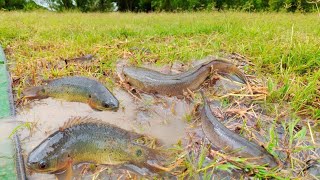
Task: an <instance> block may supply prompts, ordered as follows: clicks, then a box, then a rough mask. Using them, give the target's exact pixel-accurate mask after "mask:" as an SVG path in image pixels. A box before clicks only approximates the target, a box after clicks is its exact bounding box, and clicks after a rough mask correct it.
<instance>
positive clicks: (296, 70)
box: [0, 12, 320, 178]
mask: <svg viewBox="0 0 320 180" xmlns="http://www.w3.org/2000/svg"><path fill="white" fill-rule="evenodd" d="M319 20H320V18H319V16H318V15H317V14H289V13H287V14H284V13H251V14H249V13H237V12H225V13H218V12H214V13H205V12H199V13H174V14H170V13H160V14H157V13H155V14H134V13H125V14H120V13H105V14H99V13H86V14H81V13H76V12H74V13H53V12H0V22H1V25H0V44H1V45H2V46H3V47H4V48H5V51H6V54H7V58H8V59H9V61H10V69H11V72H12V77H13V80H14V90H15V93H16V95H17V99H18V100H19V98H20V94H21V91H22V89H24V88H25V87H26V86H32V85H37V84H39V83H41V82H42V80H43V79H51V78H55V77H60V76H65V75H71V74H80V75H86V76H93V77H96V78H99V79H100V80H101V81H103V82H106V84H109V85H110V84H112V82H113V80H112V79H113V78H112V72H113V71H114V70H115V62H116V61H117V60H118V59H120V58H128V59H129V60H130V62H131V63H133V64H138V65H139V64H142V63H144V62H154V63H155V64H156V65H158V66H161V65H164V64H167V63H170V62H173V61H175V60H180V61H182V62H188V61H190V60H192V59H197V58H199V59H200V58H204V57H206V56H208V55H220V56H222V55H224V52H226V53H232V52H237V53H239V54H242V55H245V56H246V57H249V59H250V60H251V61H252V62H253V64H254V65H255V66H253V67H250V68H248V67H246V74H253V75H255V76H258V78H260V79H262V80H263V82H265V86H266V87H267V88H268V91H269V95H268V96H267V99H266V100H265V101H263V102H262V104H263V105H264V107H265V108H266V110H267V113H269V115H273V117H274V118H275V119H276V120H277V121H283V122H280V123H279V124H280V126H281V124H282V126H283V128H284V129H285V132H286V134H285V136H286V137H288V139H289V144H288V146H290V148H292V152H290V153H294V152H296V151H298V152H299V151H301V149H304V148H306V147H304V146H301V147H300V145H299V147H298V149H297V148H295V145H296V144H297V143H296V142H299V140H300V139H301V138H304V137H305V136H306V133H307V131H308V130H307V129H309V128H307V129H306V128H302V129H301V130H295V126H296V125H297V124H298V122H300V121H301V120H304V119H306V118H307V119H309V120H310V122H311V124H314V123H316V121H317V120H319V119H320V110H319V108H320V88H319V87H320V82H319V81H320V70H319V67H320V24H319ZM133 47H138V48H148V49H150V51H151V53H130V49H131V48H133ZM82 54H94V55H95V57H96V58H97V61H95V62H94V63H92V64H91V65H89V66H88V65H87V66H85V67H82V66H79V67H77V66H72V65H71V66H68V67H67V68H65V66H64V61H63V60H62V59H68V58H74V57H78V56H81V55H82ZM226 103H228V102H227V101H225V104H226ZM283 113H285V116H286V117H290V118H289V119H290V120H287V121H284V120H283V119H281V117H282V116H283ZM281 114H282V115H281ZM279 124H277V123H276V122H275V123H274V125H275V126H276V125H277V126H279ZM308 132H309V131H308ZM307 134H308V133H307ZM275 136H276V135H275V134H272V133H270V138H271V140H270V144H269V147H268V150H269V151H270V152H272V151H273V149H274V148H276V147H277V145H278V140H277V139H276V137H275ZM308 136H309V135H308ZM290 162H291V163H292V164H294V162H295V160H294V159H291V160H290ZM223 166H225V165H221V167H223ZM190 167H191V166H190ZM192 169H195V170H194V171H197V169H200V167H198V166H197V165H196V166H192V168H191V169H190V171H193V170H192ZM292 169H293V167H292ZM258 172H261V173H260V174H259V173H257V174H258V175H259V178H262V177H263V174H267V175H266V176H265V177H272V176H273V175H270V173H272V172H264V171H258ZM268 173H269V174H268ZM260 175H261V177H260ZM290 175H292V174H290ZM290 175H289V176H290Z"/></svg>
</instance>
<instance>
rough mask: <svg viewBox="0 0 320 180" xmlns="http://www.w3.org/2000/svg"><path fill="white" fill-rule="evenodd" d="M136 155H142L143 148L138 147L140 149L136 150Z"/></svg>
mask: <svg viewBox="0 0 320 180" xmlns="http://www.w3.org/2000/svg"><path fill="white" fill-rule="evenodd" d="M136 155H137V157H140V156H141V155H142V151H141V149H138V150H137V151H136Z"/></svg>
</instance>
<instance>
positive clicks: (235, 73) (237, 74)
mask: <svg viewBox="0 0 320 180" xmlns="http://www.w3.org/2000/svg"><path fill="white" fill-rule="evenodd" d="M218 73H219V74H221V75H223V76H225V77H227V78H228V79H230V80H232V81H236V82H239V83H242V84H247V82H248V80H247V77H246V76H245V74H244V73H243V72H241V71H240V69H239V68H237V67H236V66H234V65H231V67H230V68H228V69H226V70H224V71H222V72H218Z"/></svg>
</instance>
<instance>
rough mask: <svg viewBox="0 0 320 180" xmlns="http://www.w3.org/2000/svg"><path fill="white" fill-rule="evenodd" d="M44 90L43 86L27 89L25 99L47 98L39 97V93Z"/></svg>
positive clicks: (24, 94)
mask: <svg viewBox="0 0 320 180" xmlns="http://www.w3.org/2000/svg"><path fill="white" fill-rule="evenodd" d="M41 90H43V86H35V87H30V88H27V89H25V90H24V91H23V92H22V94H23V97H25V98H28V99H42V98H46V97H45V96H42V95H39V92H40V91H41Z"/></svg>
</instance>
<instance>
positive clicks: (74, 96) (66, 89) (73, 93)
mask: <svg viewBox="0 0 320 180" xmlns="http://www.w3.org/2000/svg"><path fill="white" fill-rule="evenodd" d="M23 95H24V97H25V98H27V99H44V98H48V97H53V98H57V99H63V100H66V101H71V102H83V103H88V105H89V106H90V107H91V108H92V109H95V110H99V111H103V110H113V111H117V110H118V108H119V101H118V99H117V98H116V97H115V96H114V95H113V94H112V93H111V92H110V91H109V89H108V88H107V87H105V86H103V85H102V84H101V83H100V82H98V81H96V80H94V79H89V78H87V77H81V76H68V77H63V78H58V79H54V80H51V81H49V82H48V83H47V84H46V85H42V86H35V87H31V88H28V89H26V90H24V91H23Z"/></svg>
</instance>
